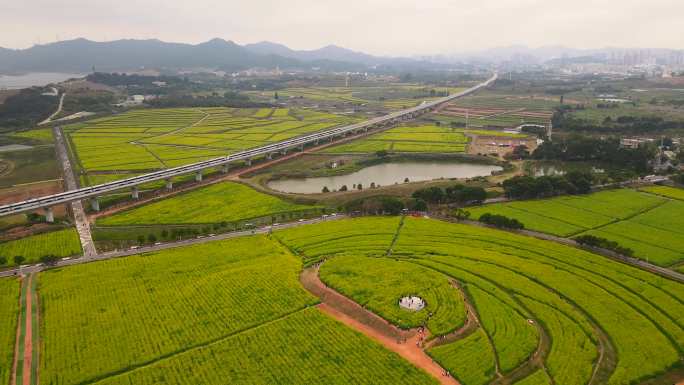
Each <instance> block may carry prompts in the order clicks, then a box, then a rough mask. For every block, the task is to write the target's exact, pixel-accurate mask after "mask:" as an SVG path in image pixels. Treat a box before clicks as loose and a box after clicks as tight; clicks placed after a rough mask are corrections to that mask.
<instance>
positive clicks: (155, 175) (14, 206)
mask: <svg viewBox="0 0 684 385" xmlns="http://www.w3.org/2000/svg"><path fill="white" fill-rule="evenodd" d="M496 79H497V74H494V75H493V76H492V77H491V78H489V79H488V80H487V81H485V82H483V83H480V84H478V85H477V86H475V87H472V88H469V89H467V90H465V91H462V92H459V93H456V94H453V95H449V96H447V97H444V98H441V99H438V100H435V101H432V102H427V103H423V104H421V105H419V106H416V107H412V108H408V109H405V110H401V111H397V112H393V113H390V114H387V115H385V116H381V117H377V118H373V119H370V120H367V121H365V122H361V123H356V124H351V125H347V126H342V127H336V128H331V129H328V130H324V131H319V132H315V133H312V134H307V135H303V136H299V137H295V138H292V139H287V140H284V141H281V142H278V143H272V144H268V145H265V146H261V147H256V148H253V149H249V150H245V151H240V152H237V153H234V154H231V155H227V156H223V157H219V158H215V159H210V160H206V161H203V162H198V163H193V164H188V165H184V166H179V167H174V168H169V169H165V170H160V171H155V172H152V173H148V174H144V175H139V176H135V177H132V178H128V179H121V180H118V181H114V182H109V183H104V184H100V185H95V186H90V187H84V188H80V189H75V190H70V191H66V192H63V193H58V194H54V195H48V196H44V197H40V198H33V199H29V200H26V201H23V202H16V203H10V204H7V205H4V206H0V217H2V216H7V215H14V214H19V213H24V212H29V211H34V210H37V209H41V208H48V207H51V206H54V205H58V204H63V203H69V202H73V201H75V200H81V199H87V198H97V197H98V196H99V195H103V194H106V193H110V192H113V191H117V190H122V189H126V188H133V187H135V186H138V185H141V184H144V183H149V182H153V181H158V180H165V179H169V178H172V177H175V176H179V175H184V174H190V173H201V172H202V171H203V170H206V169H209V168H215V167H221V166H224V165H227V164H230V163H233V162H237V161H251V160H252V159H253V158H256V157H260V156H265V155H271V154H275V153H279V152H280V153H282V152H286V151H287V150H290V149H293V148H298V147H301V148H303V146H305V145H308V144H317V143H319V142H320V141H323V140H332V139H334V138H335V137H338V136H344V135H346V134H348V133H354V132H360V131H364V130H368V129H372V128H374V127H380V126H385V125H391V124H396V123H398V122H400V121H402V120H406V119H412V118H415V117H416V116H418V115H420V114H422V113H425V112H429V111H432V110H433V109H435V108H436V107H437V106H439V105H441V104H444V103H448V102H450V101H452V100H455V99H458V98H461V97H464V96H467V95H470V94H472V93H473V92H475V91H477V90H479V89H482V88H484V87H487V86H489V85H490V84H492V83H493V82H494V81H495V80H496Z"/></svg>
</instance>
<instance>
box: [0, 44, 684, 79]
mask: <svg viewBox="0 0 684 385" xmlns="http://www.w3.org/2000/svg"><path fill="white" fill-rule="evenodd" d="M569 58H581V61H582V62H584V61H586V60H589V61H597V62H610V61H612V62H621V61H622V62H628V63H641V62H647V61H648V60H651V61H653V60H657V61H658V62H662V63H665V64H671V63H672V64H684V51H681V50H679V51H678V50H667V49H619V48H605V49H592V50H581V49H573V48H567V47H563V46H548V47H540V48H528V47H526V46H520V45H518V46H510V47H501V48H494V49H487V50H482V51H478V52H470V53H461V54H451V55H449V54H446V55H436V56H423V57H414V58H401V57H379V56H373V55H369V54H366V53H363V52H357V51H352V50H349V49H346V48H342V47H338V46H335V45H328V46H326V47H323V48H320V49H316V50H299V51H298V50H293V49H290V48H288V47H286V46H284V45H282V44H277V43H272V42H260V43H255V44H246V45H239V44H236V43H234V42H232V41H227V40H223V39H212V40H209V41H207V42H204V43H200V44H183V43H167V42H163V41H160V40H156V39H151V40H116V41H110V42H95V41H91V40H87V39H75V40H67V41H60V42H56V43H50V44H43V45H36V46H33V47H31V48H28V49H21V50H13V49H6V48H1V47H0V73H6V74H7V73H26V72H66V73H86V72H90V71H92V69H93V67H94V68H95V69H96V70H97V71H101V72H120V71H136V70H140V69H141V68H146V69H156V70H162V71H164V70H167V71H177V70H194V69H203V70H224V71H227V72H232V71H238V70H244V69H248V68H254V67H258V68H266V69H273V68H276V67H280V68H281V69H284V70H289V69H311V68H320V69H322V70H327V71H369V70H379V71H390V72H395V73H396V72H402V71H414V70H426V69H427V70H434V69H453V68H455V67H459V66H461V65H464V64H466V65H468V64H475V65H476V66H480V65H484V66H489V65H491V64H495V65H499V64H506V63H514V64H522V65H530V64H531V65H537V64H543V63H551V64H558V63H564V62H567V59H569Z"/></svg>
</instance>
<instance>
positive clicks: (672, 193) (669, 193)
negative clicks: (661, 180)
mask: <svg viewBox="0 0 684 385" xmlns="http://www.w3.org/2000/svg"><path fill="white" fill-rule="evenodd" d="M640 190H641V191H645V192H647V193H651V194H655V195H662V196H664V197H668V198H672V199H678V200H680V201H684V189H681V188H677V187H669V186H649V187H642V188H641V189H640Z"/></svg>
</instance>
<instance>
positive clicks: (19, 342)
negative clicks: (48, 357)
mask: <svg viewBox="0 0 684 385" xmlns="http://www.w3.org/2000/svg"><path fill="white" fill-rule="evenodd" d="M34 281H35V277H34V274H29V275H27V276H25V277H22V278H21V296H20V299H19V301H20V303H21V306H20V312H19V322H17V339H16V343H15V350H14V363H13V366H12V376H11V382H10V383H11V384H12V385H31V384H32V383H36V381H35V379H34V378H33V377H34V370H33V368H34V366H35V365H34V362H33V357H34V354H33V326H34V325H36V320H35V319H34V316H33V314H34V313H35V312H36V310H37V307H36V306H34V298H33V297H34V291H33V288H34V287H33V284H34ZM32 380H33V381H32Z"/></svg>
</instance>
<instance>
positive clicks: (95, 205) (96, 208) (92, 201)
mask: <svg viewBox="0 0 684 385" xmlns="http://www.w3.org/2000/svg"><path fill="white" fill-rule="evenodd" d="M90 208H92V209H93V211H100V201H99V200H97V197H92V198H90Z"/></svg>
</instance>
